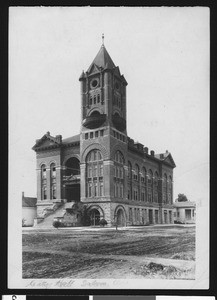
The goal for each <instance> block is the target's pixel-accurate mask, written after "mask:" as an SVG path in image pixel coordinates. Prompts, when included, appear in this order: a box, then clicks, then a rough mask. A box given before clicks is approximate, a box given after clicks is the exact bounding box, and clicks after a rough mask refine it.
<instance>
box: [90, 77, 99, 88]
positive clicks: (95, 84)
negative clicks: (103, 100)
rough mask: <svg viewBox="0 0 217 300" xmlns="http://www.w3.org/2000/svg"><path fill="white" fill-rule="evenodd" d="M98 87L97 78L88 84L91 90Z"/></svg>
mask: <svg viewBox="0 0 217 300" xmlns="http://www.w3.org/2000/svg"><path fill="white" fill-rule="evenodd" d="M98 85H99V79H98V78H93V79H92V80H91V82H90V87H91V89H95V88H97V87H98Z"/></svg>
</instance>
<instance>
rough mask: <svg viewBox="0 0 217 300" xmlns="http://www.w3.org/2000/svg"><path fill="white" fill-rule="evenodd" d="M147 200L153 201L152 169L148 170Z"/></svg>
mask: <svg viewBox="0 0 217 300" xmlns="http://www.w3.org/2000/svg"><path fill="white" fill-rule="evenodd" d="M147 177H148V201H149V202H153V173H152V170H149V171H148V174H147Z"/></svg>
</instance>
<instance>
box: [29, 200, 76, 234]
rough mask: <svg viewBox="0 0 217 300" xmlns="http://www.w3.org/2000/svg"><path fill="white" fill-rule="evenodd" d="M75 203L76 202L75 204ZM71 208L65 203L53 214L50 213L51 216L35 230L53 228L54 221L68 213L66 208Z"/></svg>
mask: <svg viewBox="0 0 217 300" xmlns="http://www.w3.org/2000/svg"><path fill="white" fill-rule="evenodd" d="M73 203H74V202H73ZM68 206H69V203H64V204H62V205H60V206H59V207H58V208H57V209H56V210H54V211H53V212H50V213H49V215H47V216H45V218H44V219H43V221H41V222H40V223H38V224H36V225H35V226H34V227H35V228H43V227H51V228H53V219H54V218H55V217H62V216H63V215H64V213H65V212H66V208H67V207H68Z"/></svg>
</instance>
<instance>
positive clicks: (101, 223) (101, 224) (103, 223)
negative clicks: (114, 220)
mask: <svg viewBox="0 0 217 300" xmlns="http://www.w3.org/2000/svg"><path fill="white" fill-rule="evenodd" d="M107 224H108V223H107V221H106V220H105V219H101V220H100V221H99V225H100V226H103V227H104V226H105V225H107Z"/></svg>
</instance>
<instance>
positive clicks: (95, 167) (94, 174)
mask: <svg viewBox="0 0 217 300" xmlns="http://www.w3.org/2000/svg"><path fill="white" fill-rule="evenodd" d="M96 176H97V165H94V169H93V177H96Z"/></svg>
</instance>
